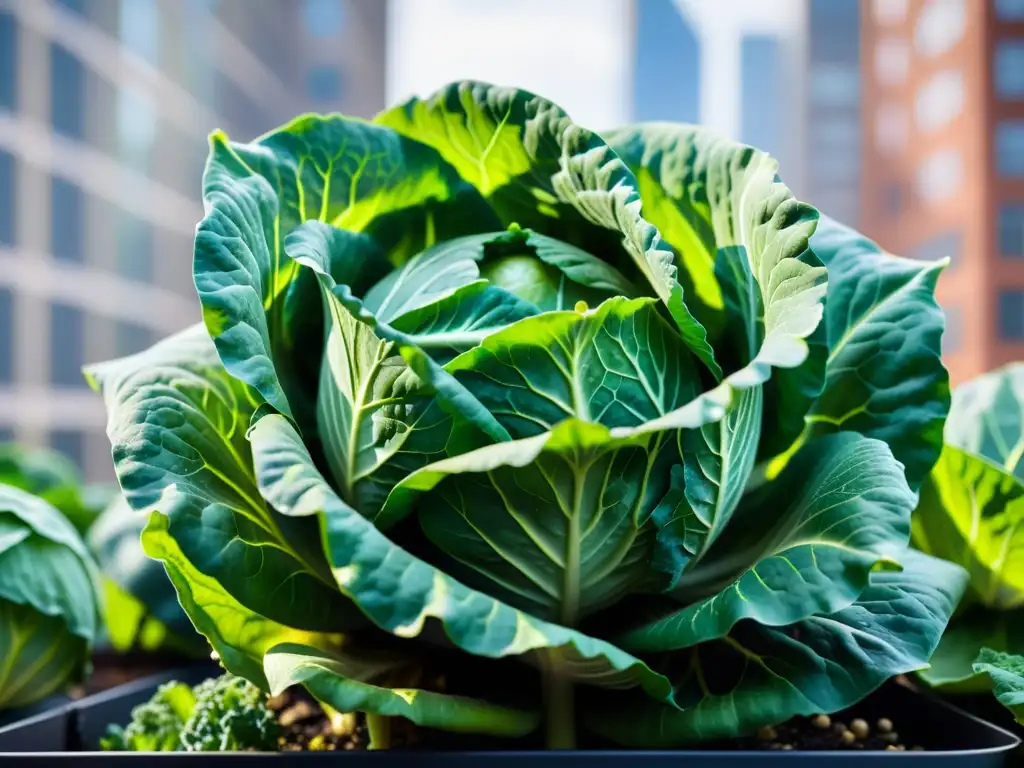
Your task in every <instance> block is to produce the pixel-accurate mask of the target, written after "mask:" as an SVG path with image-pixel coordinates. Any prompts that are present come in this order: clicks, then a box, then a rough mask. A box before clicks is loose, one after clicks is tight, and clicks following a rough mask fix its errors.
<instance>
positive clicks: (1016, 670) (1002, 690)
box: [974, 648, 1024, 725]
mask: <svg viewBox="0 0 1024 768" xmlns="http://www.w3.org/2000/svg"><path fill="white" fill-rule="evenodd" d="M974 671H975V672H978V673H979V674H981V673H984V674H987V675H988V676H989V677H991V678H992V687H993V689H994V690H995V694H996V698H997V699H998V700H999V703H1000V704H1002V705H1003V706H1004V707H1006V708H1007V709H1009V710H1010V712H1011V713H1013V716H1014V717H1015V718H1016V719H1017V722H1018V723H1021V724H1022V725H1024V656H1020V655H1012V654H1008V653H999V652H998V651H993V650H991V649H989V648H986V649H984V650H983V651H982V652H981V654H979V656H978V661H977V662H976V663H975V665H974Z"/></svg>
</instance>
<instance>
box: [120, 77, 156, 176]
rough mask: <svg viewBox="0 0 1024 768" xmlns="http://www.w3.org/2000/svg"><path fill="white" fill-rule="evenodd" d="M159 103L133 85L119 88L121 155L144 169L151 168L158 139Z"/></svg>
mask: <svg viewBox="0 0 1024 768" xmlns="http://www.w3.org/2000/svg"><path fill="white" fill-rule="evenodd" d="M156 124H157V116H156V105H155V104H154V103H153V99H152V97H151V96H150V95H149V94H148V93H145V92H144V91H139V90H138V89H136V88H134V87H132V86H126V87H124V88H121V89H119V90H118V92H117V140H118V149H119V154H120V155H121V158H122V159H123V160H124V161H125V162H126V163H127V164H128V165H130V166H131V167H132V168H134V169H136V170H137V171H139V172H140V173H146V172H147V171H148V170H149V168H150V160H151V158H152V154H153V142H154V141H155V140H156Z"/></svg>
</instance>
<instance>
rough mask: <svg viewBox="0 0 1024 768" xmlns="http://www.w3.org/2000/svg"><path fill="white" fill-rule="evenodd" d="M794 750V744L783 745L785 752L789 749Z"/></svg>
mask: <svg viewBox="0 0 1024 768" xmlns="http://www.w3.org/2000/svg"><path fill="white" fill-rule="evenodd" d="M792 748H793V745H792V744H783V745H782V749H783V751H785V750H787V749H792Z"/></svg>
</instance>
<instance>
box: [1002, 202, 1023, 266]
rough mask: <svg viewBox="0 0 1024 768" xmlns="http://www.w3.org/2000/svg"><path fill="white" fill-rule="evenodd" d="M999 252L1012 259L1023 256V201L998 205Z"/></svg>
mask: <svg viewBox="0 0 1024 768" xmlns="http://www.w3.org/2000/svg"><path fill="white" fill-rule="evenodd" d="M999 252H1000V253H1001V254H1002V255H1003V256H1008V257H1010V258H1012V259H1020V258H1024V203H1004V204H1003V205H1002V206H1000V208H999Z"/></svg>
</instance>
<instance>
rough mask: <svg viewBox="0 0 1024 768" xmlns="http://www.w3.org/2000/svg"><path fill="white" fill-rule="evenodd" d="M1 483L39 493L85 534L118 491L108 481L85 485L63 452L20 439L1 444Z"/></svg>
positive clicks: (33, 493) (37, 494) (34, 494)
mask: <svg viewBox="0 0 1024 768" xmlns="http://www.w3.org/2000/svg"><path fill="white" fill-rule="evenodd" d="M0 483H2V484H4V485H13V486H14V487H15V488H20V489H21V490H23V491H27V492H28V493H31V494H32V495H33V496H39V497H40V498H42V499H43V500H45V501H47V502H49V503H50V504H52V505H53V506H55V507H56V508H57V509H59V510H60V511H61V513H63V515H64V516H65V517H66V518H67V519H68V520H69V521H70V522H71V524H72V525H73V526H75V529H76V530H77V531H78V532H79V533H80V534H82V535H84V534H85V532H86V531H88V530H89V527H90V526H91V525H92V524H93V523H94V522H95V520H96V518H97V517H98V516H99V514H100V513H101V512H102V511H103V509H104V507H106V505H107V504H108V503H110V501H111V500H112V499H113V498H114V497H115V496H116V495H117V489H116V487H115V488H110V487H108V486H106V485H86V484H85V483H83V481H82V476H81V474H80V473H79V471H78V468H77V467H75V465H74V464H73V463H72V462H71V461H70V460H69V459H68V458H67V457H66V456H64V455H63V454H61V453H58V452H57V451H53V450H50V449H48V448H28V447H26V446H23V445H19V444H18V443H5V444H3V445H0Z"/></svg>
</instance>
